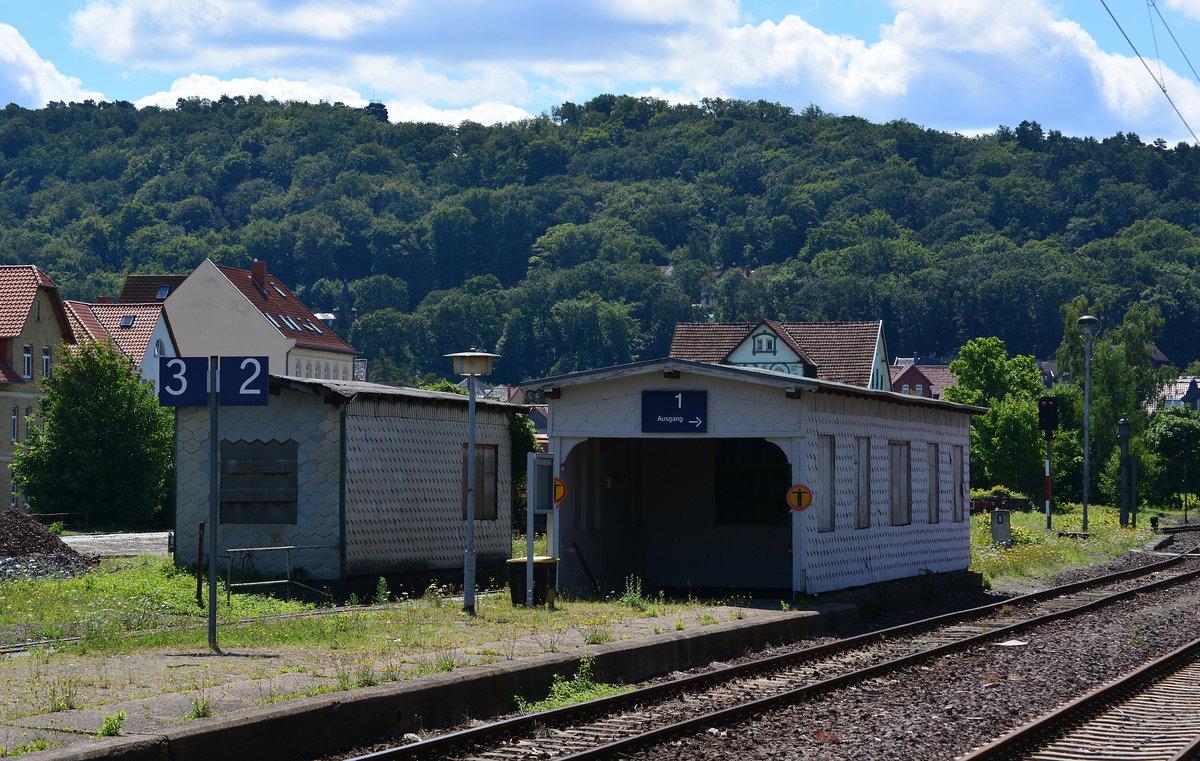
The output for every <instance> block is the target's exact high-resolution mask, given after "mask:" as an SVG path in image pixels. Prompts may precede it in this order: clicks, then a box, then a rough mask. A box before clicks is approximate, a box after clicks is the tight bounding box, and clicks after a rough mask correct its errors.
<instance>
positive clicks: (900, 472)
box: [888, 441, 912, 526]
mask: <svg viewBox="0 0 1200 761" xmlns="http://www.w3.org/2000/svg"><path fill="white" fill-rule="evenodd" d="M888 462H889V470H890V472H891V495H890V497H891V499H890V503H889V504H890V510H891V522H892V525H893V526H906V525H908V524H909V523H912V470H911V461H910V459H909V446H908V442H907V441H891V442H888Z"/></svg>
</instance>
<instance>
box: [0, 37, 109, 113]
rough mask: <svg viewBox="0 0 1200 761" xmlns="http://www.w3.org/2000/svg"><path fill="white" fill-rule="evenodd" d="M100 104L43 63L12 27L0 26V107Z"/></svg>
mask: <svg viewBox="0 0 1200 761" xmlns="http://www.w3.org/2000/svg"><path fill="white" fill-rule="evenodd" d="M89 99H91V100H104V95H103V94H102V93H99V92H95V91H93V90H86V89H84V87H83V82H81V81H80V80H79V79H78V78H76V77H68V76H66V75H64V74H62V73H61V72H59V70H58V69H57V68H55V66H54V64H53V63H51V62H49V61H46V60H43V59H42V58H41V57H40V56H39V55H38V54H37V51H35V50H34V49H33V47H32V46H31V45H30V44H29V43H28V42H27V41H26V40H25V38H24V37H22V36H21V33H20V32H18V31H17V30H16V29H15V28H14V27H12V26H10V25H8V24H0V105H3V104H6V103H16V104H17V105H20V106H25V107H27V108H41V107H42V106H45V105H46V104H47V103H49V102H50V101H63V102H70V101H83V100H89Z"/></svg>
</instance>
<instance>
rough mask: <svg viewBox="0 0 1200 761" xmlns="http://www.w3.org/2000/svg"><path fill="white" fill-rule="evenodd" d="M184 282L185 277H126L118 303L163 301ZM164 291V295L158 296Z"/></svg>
mask: <svg viewBox="0 0 1200 761" xmlns="http://www.w3.org/2000/svg"><path fill="white" fill-rule="evenodd" d="M184 280H187V275H127V276H126V277H125V285H124V287H123V288H121V298H120V299H119V301H120V302H121V303H122V304H149V303H152V302H155V301H165V300H166V298H167V296H170V295H171V294H172V293H174V292H175V289H176V288H178V287H179V284H180V283H182V282H183V281H184ZM164 290H165V291H166V294H165V295H163V296H159V294H160V293H162V292H163V291H164Z"/></svg>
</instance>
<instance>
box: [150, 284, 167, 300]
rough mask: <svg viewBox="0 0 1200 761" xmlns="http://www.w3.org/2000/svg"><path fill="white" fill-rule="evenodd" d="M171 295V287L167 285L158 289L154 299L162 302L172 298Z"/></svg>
mask: <svg viewBox="0 0 1200 761" xmlns="http://www.w3.org/2000/svg"><path fill="white" fill-rule="evenodd" d="M170 295H171V286H170V284H169V283H167V284H163V285H160V286H159V287H158V293H156V294H154V298H155V300H156V301H162V300H163V299H165V298H166V297H167V296H170Z"/></svg>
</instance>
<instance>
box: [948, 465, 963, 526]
mask: <svg viewBox="0 0 1200 761" xmlns="http://www.w3.org/2000/svg"><path fill="white" fill-rule="evenodd" d="M950 481H951V484H952V485H951V487H950V488H951V490H952V493H951V495H950V500H951V501H950V519H951V520H953V521H954V522H955V523H961V522H962V521H964V520H965V519H966V512H965V511H964V510H963V505H964V502H965V495H964V489H963V481H964V479H963V448H962V447H961V446H954V447H951V449H950Z"/></svg>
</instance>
